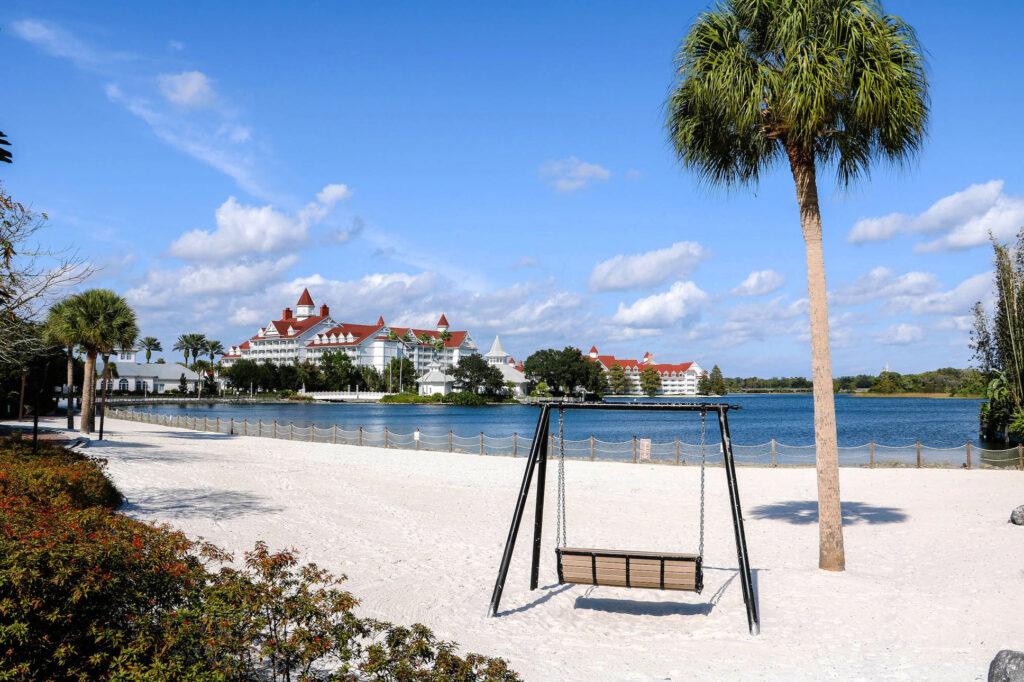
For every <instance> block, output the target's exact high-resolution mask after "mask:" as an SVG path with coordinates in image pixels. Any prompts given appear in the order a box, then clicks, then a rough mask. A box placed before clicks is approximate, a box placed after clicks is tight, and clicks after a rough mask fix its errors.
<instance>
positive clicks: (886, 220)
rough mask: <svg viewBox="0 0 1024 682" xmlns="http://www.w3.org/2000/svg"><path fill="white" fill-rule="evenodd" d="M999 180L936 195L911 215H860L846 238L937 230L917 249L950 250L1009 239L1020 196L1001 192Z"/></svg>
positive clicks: (1021, 218) (1020, 218) (1019, 219)
mask: <svg viewBox="0 0 1024 682" xmlns="http://www.w3.org/2000/svg"><path fill="white" fill-rule="evenodd" d="M1003 186H1004V183H1003V181H1002V180H992V181H991V182H987V183H985V184H980V185H971V186H970V187H968V188H967V189H965V190H963V191H960V192H956V193H954V194H951V195H949V196H947V197H943V198H942V199H939V200H938V201H936V202H935V203H934V204H932V205H931V207H929V208H928V210H927V211H925V212H924V213H921V214H920V215H917V216H913V215H908V214H904V213H891V214H889V215H887V216H883V217H881V218H863V219H861V220H859V221H857V223H856V224H855V225H854V226H853V229H852V230H851V231H850V233H849V234H848V235H847V238H846V239H847V241H849V242H851V243H854V244H860V243H865V242H873V241H884V240H887V239H891V238H892V237H895V236H896V235H897V234H900V233H921V234H940V235H942V236H940V237H938V238H937V239H934V240H932V241H928V242H923V243H920V244H917V245H916V246H915V247H914V250H915V251H917V252H919V253H931V252H936V251H950V250H957V249H966V248H970V247H972V246H978V245H979V244H984V243H986V242H987V241H988V237H989V233H990V232H991V233H992V235H993V236H994V237H995V238H996V239H1012V238H1013V237H1014V235H1015V234H1016V232H1017V230H1018V229H1019V228H1020V226H1021V225H1022V224H1024V198H1021V197H1016V196H1010V195H1007V194H1005V193H1004V192H1003Z"/></svg>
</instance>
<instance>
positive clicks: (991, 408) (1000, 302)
mask: <svg viewBox="0 0 1024 682" xmlns="http://www.w3.org/2000/svg"><path fill="white" fill-rule="evenodd" d="M992 249H993V252H994V258H993V260H994V263H995V277H994V279H995V290H996V291H995V294H996V295H995V305H994V307H993V314H992V316H991V317H989V315H988V314H986V312H985V308H984V306H982V304H981V302H978V303H976V304H975V305H974V329H973V330H972V331H971V349H972V350H973V351H974V360H975V363H976V366H977V368H978V369H979V370H980V371H981V372H982V374H983V375H984V377H985V378H986V380H987V381H988V386H987V390H986V397H987V398H988V403H987V404H986V405H985V406H984V407H985V409H983V410H982V412H981V414H980V419H981V430H982V432H983V433H984V434H985V438H986V439H987V440H997V439H1001V438H1003V437H1004V436H1005V434H1007V433H1009V434H1012V435H1013V436H1015V437H1017V438H1018V439H1022V440H1024V408H1022V405H1024V288H1022V285H1024V253H1022V251H1021V250H1022V249H1024V229H1022V230H1021V231H1020V232H1019V233H1018V235H1017V243H1016V246H1015V248H1014V249H1011V248H1010V247H1009V246H1008V245H1006V244H999V243H998V242H996V241H995V240H993V242H992Z"/></svg>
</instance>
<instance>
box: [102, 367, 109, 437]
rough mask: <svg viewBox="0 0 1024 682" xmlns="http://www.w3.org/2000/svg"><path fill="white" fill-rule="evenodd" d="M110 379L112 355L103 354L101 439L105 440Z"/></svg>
mask: <svg viewBox="0 0 1024 682" xmlns="http://www.w3.org/2000/svg"><path fill="white" fill-rule="evenodd" d="M109 381H110V356H109V355H107V354H106V353H104V354H103V393H102V394H100V395H101V398H100V440H103V424H104V422H105V421H106V418H107V382H109Z"/></svg>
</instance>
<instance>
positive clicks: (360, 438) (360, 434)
mask: <svg viewBox="0 0 1024 682" xmlns="http://www.w3.org/2000/svg"><path fill="white" fill-rule="evenodd" d="M362 444H363V427H362V426H360V427H359V445H362Z"/></svg>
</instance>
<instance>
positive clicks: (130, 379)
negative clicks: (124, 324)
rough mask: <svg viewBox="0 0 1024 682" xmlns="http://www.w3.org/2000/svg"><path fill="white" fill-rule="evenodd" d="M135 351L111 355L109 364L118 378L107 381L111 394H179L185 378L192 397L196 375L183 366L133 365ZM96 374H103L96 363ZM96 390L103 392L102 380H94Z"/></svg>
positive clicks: (155, 363) (123, 350) (197, 380)
mask: <svg viewBox="0 0 1024 682" xmlns="http://www.w3.org/2000/svg"><path fill="white" fill-rule="evenodd" d="M138 352H139V351H138V349H137V348H118V349H115V350H114V352H113V353H111V354H110V360H111V362H113V363H114V365H115V366H116V367H117V377H116V378H112V379H110V380H109V383H108V384H107V389H108V390H111V391H140V392H143V393H165V392H166V391H173V390H178V388H180V386H181V377H182V375H184V376H185V383H186V384H187V385H188V390H189V391H190V392H193V393H195V392H196V387H197V386H198V384H199V374H197V373H196V372H193V371H192V370H190V369H188V368H187V367H185V366H183V365H178V364H173V365H172V364H165V363H159V362H152V363H151V362H145V363H139V362H136V361H135V358H136V356H137V355H138ZM96 364H97V367H96V370H97V371H98V372H102V371H103V363H102V362H98V363H96ZM96 390H97V391H102V390H103V380H102V379H99V378H97V379H96Z"/></svg>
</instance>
